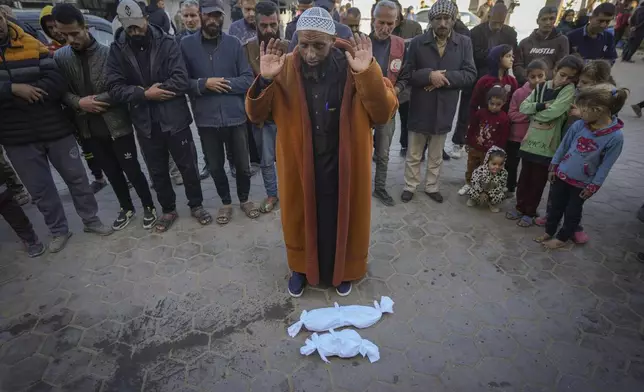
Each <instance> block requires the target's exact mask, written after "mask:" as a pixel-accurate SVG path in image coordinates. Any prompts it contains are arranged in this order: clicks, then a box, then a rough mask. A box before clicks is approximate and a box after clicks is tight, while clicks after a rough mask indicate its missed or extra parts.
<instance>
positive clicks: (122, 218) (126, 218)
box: [112, 208, 134, 230]
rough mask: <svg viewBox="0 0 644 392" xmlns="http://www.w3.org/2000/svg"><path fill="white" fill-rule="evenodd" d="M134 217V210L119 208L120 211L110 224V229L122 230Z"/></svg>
mask: <svg viewBox="0 0 644 392" xmlns="http://www.w3.org/2000/svg"><path fill="white" fill-rule="evenodd" d="M133 218H134V211H133V210H127V211H126V210H124V209H122V208H121V211H120V212H119V216H117V217H116V220H115V221H114V223H113V224H112V229H114V230H122V229H125V228H126V227H127V225H129V224H130V221H131V220H132V219H133Z"/></svg>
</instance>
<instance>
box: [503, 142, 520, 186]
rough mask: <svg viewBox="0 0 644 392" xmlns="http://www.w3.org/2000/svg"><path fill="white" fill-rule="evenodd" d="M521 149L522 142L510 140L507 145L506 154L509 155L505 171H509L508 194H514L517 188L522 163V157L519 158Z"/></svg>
mask: <svg viewBox="0 0 644 392" xmlns="http://www.w3.org/2000/svg"><path fill="white" fill-rule="evenodd" d="M520 148H521V143H520V142H513V141H511V140H508V141H507V143H506V144H505V153H506V155H507V158H506V159H505V170H507V171H508V185H507V188H508V192H514V190H515V189H516V188H517V175H518V171H519V162H520V161H521V157H519V149H520Z"/></svg>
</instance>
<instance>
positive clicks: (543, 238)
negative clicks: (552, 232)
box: [534, 234, 552, 244]
mask: <svg viewBox="0 0 644 392" xmlns="http://www.w3.org/2000/svg"><path fill="white" fill-rule="evenodd" d="M551 238H552V237H551V236H549V235H548V234H543V235H540V236H539V237H537V238H535V239H534V242H538V243H540V244H543V243H544V242H545V241H548V240H549V239H551Z"/></svg>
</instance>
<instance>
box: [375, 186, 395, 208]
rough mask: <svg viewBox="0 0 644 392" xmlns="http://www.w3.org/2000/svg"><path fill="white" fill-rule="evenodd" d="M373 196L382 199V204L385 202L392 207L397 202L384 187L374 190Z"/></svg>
mask: <svg viewBox="0 0 644 392" xmlns="http://www.w3.org/2000/svg"><path fill="white" fill-rule="evenodd" d="M373 196H374V197H375V198H376V199H378V200H380V201H381V202H382V204H384V205H386V206H389V207H391V206H393V205H394V204H395V203H394V199H393V198H392V197H391V196H390V195H389V193H388V192H387V191H386V190H384V189H376V190H374V191H373Z"/></svg>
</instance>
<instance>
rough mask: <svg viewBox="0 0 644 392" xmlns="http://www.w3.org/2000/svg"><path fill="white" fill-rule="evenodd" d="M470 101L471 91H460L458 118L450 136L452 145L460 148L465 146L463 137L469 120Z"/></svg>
mask: <svg viewBox="0 0 644 392" xmlns="http://www.w3.org/2000/svg"><path fill="white" fill-rule="evenodd" d="M471 99H472V90H471V89H466V90H461V102H460V104H459V106H458V118H457V119H456V129H455V130H454V135H452V143H454V144H456V145H459V146H462V145H464V144H465V135H467V127H468V125H469V119H470V100H471Z"/></svg>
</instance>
